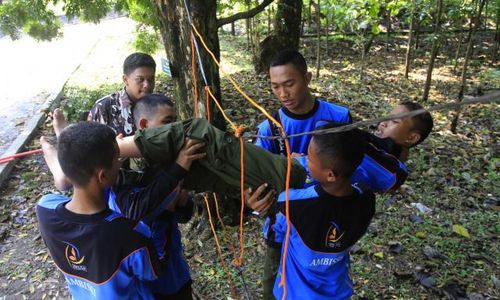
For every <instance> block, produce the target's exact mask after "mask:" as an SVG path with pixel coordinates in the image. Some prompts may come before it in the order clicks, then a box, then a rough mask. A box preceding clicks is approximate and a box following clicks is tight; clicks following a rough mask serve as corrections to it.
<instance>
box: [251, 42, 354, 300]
mask: <svg viewBox="0 0 500 300" xmlns="http://www.w3.org/2000/svg"><path fill="white" fill-rule="evenodd" d="M269 77H270V81H271V89H272V91H273V93H274V95H275V96H276V98H278V99H279V100H280V102H281V108H280V109H279V110H277V111H275V112H274V113H273V114H272V116H273V118H275V119H276V120H277V121H279V122H280V123H281V125H282V126H283V129H284V131H285V133H286V134H287V135H291V134H296V133H302V132H307V131H312V130H314V129H316V127H317V126H318V123H320V122H322V121H333V122H336V123H339V124H342V123H351V122H352V119H351V115H350V113H349V109H347V108H346V107H343V106H340V105H337V104H333V103H329V102H327V101H325V100H324V99H320V98H315V97H314V96H313V95H312V94H311V91H310V90H309V82H310V81H311V77H312V74H311V72H308V70H307V63H306V61H305V59H304V57H303V56H302V54H300V53H299V52H298V51H296V50H284V51H281V52H279V53H278V54H276V56H275V57H273V59H272V60H271V62H270V67H269ZM257 134H258V135H260V136H280V135H281V133H280V131H279V128H278V127H277V126H276V125H275V124H274V123H272V122H271V121H270V120H264V121H263V122H262V123H260V124H259V126H258V133H257ZM310 140H311V136H310V135H303V136H298V137H293V138H290V139H289V140H288V141H289V143H290V151H291V152H292V153H294V154H297V155H299V156H300V154H305V153H306V152H307V147H308V146H309V141H310ZM255 144H256V145H257V146H260V147H262V148H264V149H266V150H268V151H270V152H272V153H274V154H282V155H286V150H285V145H284V142H283V140H281V139H275V140H270V139H262V138H258V139H257V140H256V142H255ZM270 195H271V194H270ZM274 220H275V217H274V216H273V215H272V214H271V215H270V216H269V217H268V218H267V219H266V221H267V222H271V223H274ZM272 246H273V245H270V244H269V243H268V244H267V249H266V258H265V267H264V275H263V278H262V282H263V285H264V299H271V298H272V287H273V284H274V279H275V277H276V268H275V266H276V263H272V261H275V262H277V259H276V258H278V257H279V250H278V248H276V249H272Z"/></svg>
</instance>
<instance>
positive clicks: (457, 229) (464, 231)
mask: <svg viewBox="0 0 500 300" xmlns="http://www.w3.org/2000/svg"><path fill="white" fill-rule="evenodd" d="M453 232H454V233H456V234H458V235H461V236H463V237H465V238H469V237H470V235H469V231H468V230H467V228H465V227H463V226H462V225H459V224H455V225H453Z"/></svg>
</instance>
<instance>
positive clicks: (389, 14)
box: [385, 9, 391, 52]
mask: <svg viewBox="0 0 500 300" xmlns="http://www.w3.org/2000/svg"><path fill="white" fill-rule="evenodd" d="M390 37H391V11H390V10H389V9H388V10H387V35H386V40H385V51H386V52H389V39H390Z"/></svg>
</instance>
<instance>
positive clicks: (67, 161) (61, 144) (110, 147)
mask: <svg viewBox="0 0 500 300" xmlns="http://www.w3.org/2000/svg"><path fill="white" fill-rule="evenodd" d="M117 154H118V145H117V144H116V141H115V132H114V131H113V130H112V129H111V128H110V127H108V126H107V125H103V124H100V123H95V122H79V123H76V124H73V125H70V126H68V127H66V128H65V129H64V130H63V131H62V132H61V135H59V138H58V140H57V159H58V160H59V164H60V165H61V169H62V170H63V172H64V174H65V175H66V176H67V177H68V178H69V180H70V181H71V183H73V185H76V186H85V185H86V184H87V183H88V182H89V181H90V179H91V178H92V175H93V173H94V172H95V170H96V169H98V168H105V169H109V168H111V166H112V164H113V160H114V159H116V156H117Z"/></svg>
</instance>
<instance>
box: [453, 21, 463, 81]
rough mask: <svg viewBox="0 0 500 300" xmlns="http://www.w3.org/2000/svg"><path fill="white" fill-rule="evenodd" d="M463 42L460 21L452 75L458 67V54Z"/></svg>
mask: <svg viewBox="0 0 500 300" xmlns="http://www.w3.org/2000/svg"><path fill="white" fill-rule="evenodd" d="M463 42H464V32H463V24H462V20H460V33H459V38H458V45H457V51H456V52H455V63H454V65H453V73H455V72H456V71H457V67H458V58H459V57H460V52H461V51H462V43H463Z"/></svg>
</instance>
